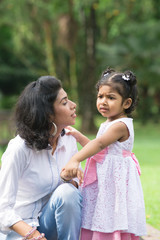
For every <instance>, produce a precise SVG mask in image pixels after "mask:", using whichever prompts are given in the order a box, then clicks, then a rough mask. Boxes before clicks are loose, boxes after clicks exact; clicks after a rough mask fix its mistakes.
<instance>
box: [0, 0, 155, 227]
mask: <svg viewBox="0 0 160 240" xmlns="http://www.w3.org/2000/svg"><path fill="white" fill-rule="evenodd" d="M108 66H110V67H112V68H115V69H116V70H119V71H124V70H128V69H129V70H131V71H133V72H134V73H135V74H136V76H137V80H138V86H139V105H138V108H137V110H136V111H135V112H134V119H135V130H136V132H137V135H136V136H137V148H136V152H137V154H138V155H139V157H140V159H142V167H143V164H144V167H143V168H144V176H145V178H144V179H143V178H142V181H144V184H145V181H146V179H147V178H148V177H150V176H151V171H150V170H151V166H152V167H153V166H155V168H154V169H152V170H153V171H152V174H153V175H152V176H153V178H154V177H155V176H156V174H155V171H156V170H157V171H159V170H160V168H157V167H159V162H158V161H159V159H158V158H159V154H160V152H158V151H160V150H159V146H160V139H159V134H160V128H159V123H160V0H141V1H139V0H99V1H98V0H97V1H96V0H63V1H62V0H38V1H36V0H23V1H22V0H16V1H15V0H1V1H0V146H1V149H2V152H3V151H4V149H5V147H6V144H7V143H8V140H9V138H10V137H11V136H12V134H13V131H12V130H13V127H14V124H13V121H12V118H11V117H12V112H13V109H14V108H13V106H14V104H15V102H16V100H17V97H18V95H19V94H20V93H21V91H22V90H23V88H24V87H25V86H26V84H28V83H29V82H31V81H34V80H36V79H37V78H38V77H39V76H42V75H54V76H56V77H57V78H59V79H60V80H61V81H62V83H63V87H64V89H65V90H66V91H67V93H68V95H69V98H70V99H72V100H73V101H75V102H76V103H77V115H78V118H77V127H78V128H79V129H81V130H82V131H83V132H84V133H87V134H93V135H92V136H95V133H96V131H97V127H98V126H99V122H100V121H101V119H99V117H98V112H97V110H96V105H95V102H96V90H95V84H96V82H97V81H98V79H99V77H100V75H101V72H102V71H103V70H104V69H105V68H107V67H108ZM103 121H104V120H103ZM148 139H150V142H149V141H147V140H148ZM142 144H143V145H142ZM146 150H147V151H146ZM156 154H157V155H156ZM147 157H148V159H147ZM143 162H144V163H143ZM154 164H155V165H154ZM155 169H156V170H155ZM147 171H149V172H147ZM157 177H159V174H157ZM157 181H160V179H158V178H156V179H155V186H156V187H155V189H157V185H156V184H157ZM153 184H154V183H152V184H151V192H150V193H149V195H150V196H153V193H152V191H153ZM148 186H149V185H148V184H147V186H146V201H148V204H150V201H151V199H148V197H147V195H148V194H147V193H148V190H147V187H148ZM144 188H145V186H144ZM159 190H160V189H159ZM159 192H160V191H159ZM159 192H158V193H159ZM155 193H156V194H157V191H156V190H155ZM152 198H153V197H152ZM152 201H153V200H152ZM150 205H151V207H150V208H149V206H148V205H147V213H146V214H147V216H148V217H147V219H148V221H149V222H151V223H152V224H153V225H154V226H156V227H157V228H159V229H160V220H159V217H158V216H157V221H156V222H155V221H154V220H155V218H156V217H155V216H154V217H153V214H152V213H153V209H154V207H155V205H156V207H155V209H154V212H155V213H156V212H157V209H160V195H157V200H156V204H155V203H154V204H153V202H152V203H151V204H150ZM153 219H154V220H153Z"/></svg>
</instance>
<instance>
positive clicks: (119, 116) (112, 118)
mask: <svg viewBox="0 0 160 240" xmlns="http://www.w3.org/2000/svg"><path fill="white" fill-rule="evenodd" d="M120 118H127V115H126V114H124V113H122V114H119V115H118V116H113V117H111V118H107V121H106V122H112V121H114V120H117V119H120Z"/></svg>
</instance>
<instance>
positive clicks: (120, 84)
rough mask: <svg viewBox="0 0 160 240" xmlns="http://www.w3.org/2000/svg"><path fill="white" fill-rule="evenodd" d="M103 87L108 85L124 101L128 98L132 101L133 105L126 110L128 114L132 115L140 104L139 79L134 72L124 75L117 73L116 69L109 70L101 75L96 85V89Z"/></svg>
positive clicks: (126, 72) (127, 72)
mask: <svg viewBox="0 0 160 240" xmlns="http://www.w3.org/2000/svg"><path fill="white" fill-rule="evenodd" d="M103 85H108V86H110V87H111V88H113V89H114V90H115V91H117V92H118V93H119V94H120V95H121V96H122V99H123V101H124V100H125V99H127V98H131V99H132V104H131V106H130V107H129V108H128V109H125V113H126V114H130V113H131V112H132V111H133V110H134V109H135V107H136V105H137V102H138V91H137V79H136V76H135V75H134V73H133V72H131V71H129V70H128V71H125V72H124V73H121V72H116V71H115V70H114V69H111V68H107V69H106V70H105V71H104V72H103V73H102V75H101V78H100V80H99V81H98V83H97V84H96V89H97V91H99V88H100V87H101V86H103Z"/></svg>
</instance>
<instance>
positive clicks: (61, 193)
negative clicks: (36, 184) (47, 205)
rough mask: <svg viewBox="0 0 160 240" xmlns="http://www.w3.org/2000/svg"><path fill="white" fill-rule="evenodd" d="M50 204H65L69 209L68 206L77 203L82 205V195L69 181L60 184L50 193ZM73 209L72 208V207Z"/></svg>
mask: <svg viewBox="0 0 160 240" xmlns="http://www.w3.org/2000/svg"><path fill="white" fill-rule="evenodd" d="M51 198H52V200H51V202H52V204H53V206H59V207H60V206H62V205H63V206H64V205H65V206H66V207H67V209H68V210H69V208H70V207H72V208H73V206H75V205H77V207H78V205H79V206H80V207H82V195H81V192H80V191H79V190H78V189H77V188H76V187H75V186H73V185H72V184H71V183H64V184H61V185H60V186H59V187H57V189H56V190H55V191H54V193H53V195H52V197H51ZM72 210H73V209H72Z"/></svg>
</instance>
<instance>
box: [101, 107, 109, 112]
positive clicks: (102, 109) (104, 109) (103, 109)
mask: <svg viewBox="0 0 160 240" xmlns="http://www.w3.org/2000/svg"><path fill="white" fill-rule="evenodd" d="M100 111H101V112H107V111H108V108H100Z"/></svg>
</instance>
